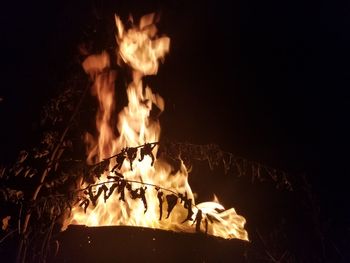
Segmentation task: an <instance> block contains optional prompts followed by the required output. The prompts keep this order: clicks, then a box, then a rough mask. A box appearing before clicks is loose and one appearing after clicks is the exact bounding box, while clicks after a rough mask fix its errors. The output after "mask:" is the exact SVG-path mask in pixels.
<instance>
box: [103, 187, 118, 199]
mask: <svg viewBox="0 0 350 263" xmlns="http://www.w3.org/2000/svg"><path fill="white" fill-rule="evenodd" d="M118 185H119V184H118V183H116V184H112V186H111V188H109V192H108V195H107V196H106V200H107V199H108V198H109V197H110V196H111V195H112V194H113V192H114V190H115V189H116V188H117V187H118Z"/></svg>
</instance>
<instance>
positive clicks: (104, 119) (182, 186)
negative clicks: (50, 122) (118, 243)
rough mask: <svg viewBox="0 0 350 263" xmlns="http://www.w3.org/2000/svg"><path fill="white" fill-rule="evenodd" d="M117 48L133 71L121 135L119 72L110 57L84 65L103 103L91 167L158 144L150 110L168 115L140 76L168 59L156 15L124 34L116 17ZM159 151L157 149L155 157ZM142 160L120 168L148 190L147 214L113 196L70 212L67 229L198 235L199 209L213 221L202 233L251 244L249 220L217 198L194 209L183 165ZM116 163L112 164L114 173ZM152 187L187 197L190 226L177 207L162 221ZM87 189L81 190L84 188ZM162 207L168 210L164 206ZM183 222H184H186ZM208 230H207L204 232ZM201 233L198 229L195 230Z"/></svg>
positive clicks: (104, 177)
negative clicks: (149, 230) (117, 93)
mask: <svg viewBox="0 0 350 263" xmlns="http://www.w3.org/2000/svg"><path fill="white" fill-rule="evenodd" d="M115 21H116V26H117V29H118V35H117V36H116V39H117V43H118V44H119V56H120V58H121V59H122V60H123V61H124V62H125V63H126V64H128V65H129V66H130V67H131V68H132V69H133V81H132V82H131V83H130V84H129V86H128V88H127V96H128V101H129V103H128V105H127V106H126V107H125V108H124V109H123V110H122V111H121V112H120V113H119V115H118V123H117V129H118V131H119V136H118V137H117V136H116V135H115V134H114V132H113V130H114V129H113V126H114V124H113V123H111V121H112V119H111V116H112V113H113V112H114V110H115V103H114V97H115V94H114V82H115V79H116V73H115V72H114V71H113V70H111V69H110V68H109V65H110V59H109V56H108V54H107V53H106V52H103V53H102V54H100V55H92V56H90V57H88V58H87V59H86V60H85V61H84V62H83V68H84V70H85V71H86V72H87V73H88V74H90V76H91V78H93V80H94V85H93V87H92V93H93V95H95V96H96V97H97V99H98V102H99V108H98V113H97V116H96V127H97V131H98V137H97V138H96V139H95V138H93V136H92V135H90V134H87V135H86V143H87V146H88V147H87V148H88V163H90V164H92V163H96V162H99V161H102V160H103V159H105V158H108V157H110V156H112V155H115V154H116V153H119V152H120V151H121V150H122V149H123V148H125V147H137V146H139V145H143V144H145V143H150V142H157V141H158V140H159V136H160V130H161V129H160V124H159V121H158V120H154V118H151V117H150V112H151V110H152V107H153V106H154V105H156V106H157V107H158V108H159V109H160V110H161V111H163V110H164V100H163V99H162V97H160V96H159V95H158V94H154V93H153V92H152V90H151V89H150V88H149V87H146V88H145V89H144V87H143V84H142V77H143V76H144V75H154V74H156V73H157V71H158V66H159V59H162V58H164V56H165V54H166V53H167V52H168V51H169V47H170V39H169V38H168V37H161V38H158V37H157V35H156V34H157V29H156V27H155V25H154V14H150V15H147V16H144V17H142V18H141V20H140V23H139V26H134V27H132V28H130V29H129V30H125V28H124V26H123V24H122V22H121V20H120V18H119V17H117V16H116V17H115ZM156 152H157V147H155V148H154V149H153V154H154V155H156ZM139 157H140V156H138V157H137V159H136V160H137V161H136V162H135V163H134V165H133V169H132V170H131V169H130V166H129V164H128V163H126V162H124V164H123V166H122V167H121V169H120V172H121V173H122V174H123V176H124V178H125V179H127V180H130V181H138V182H143V183H145V185H146V186H148V189H147V191H146V193H145V196H146V200H147V211H146V212H145V207H144V205H143V204H142V202H140V201H139V200H133V199H131V198H125V201H120V200H119V196H118V195H117V194H114V195H112V196H111V197H110V198H109V199H108V200H107V201H106V202H103V200H102V199H103V198H102V197H100V198H99V200H98V202H97V205H96V206H92V205H90V206H89V207H88V208H87V211H86V213H84V211H83V209H82V208H81V207H80V206H75V207H74V208H73V209H72V213H71V216H70V217H69V218H68V220H67V224H83V225H87V226H107V225H130V226H143V227H151V228H160V229H166V230H174V231H186V232H195V231H196V229H195V227H194V226H193V222H194V221H195V215H196V214H197V212H198V211H199V210H200V211H201V212H202V214H203V217H205V216H206V217H207V218H210V221H212V223H210V224H208V225H207V226H206V225H205V224H204V223H202V224H201V225H199V227H200V229H201V230H202V231H205V230H207V232H208V234H211V235H215V236H219V237H223V238H239V239H242V240H248V234H247V231H246V230H245V229H244V225H245V222H246V221H245V218H244V217H242V216H240V215H238V214H237V213H236V211H235V210H234V209H233V208H231V209H228V210H225V208H224V207H223V206H222V205H221V204H219V201H218V200H217V198H215V200H214V201H213V202H205V203H200V204H197V205H196V204H195V201H194V200H195V198H194V195H193V193H192V190H191V187H190V185H189V183H188V171H187V170H186V167H185V166H184V165H183V164H181V169H180V170H179V171H178V172H177V173H176V174H175V175H173V174H171V170H172V168H171V166H170V165H169V164H168V163H166V162H165V161H164V160H161V159H157V160H155V162H154V165H153V166H152V165H151V162H152V160H151V158H150V157H149V156H145V158H144V159H143V160H142V161H139V160H138V159H139ZM114 165H115V163H113V162H111V163H110V167H109V168H110V169H109V170H111V169H112V167H113V166H114ZM108 175H113V173H111V172H105V173H104V174H103V175H102V176H101V177H100V179H98V180H97V182H96V183H100V182H105V181H108V179H107V176H108ZM150 185H158V186H161V187H162V188H164V189H169V190H171V191H173V192H175V193H182V194H184V193H187V198H188V199H192V207H193V208H192V210H193V212H194V215H193V216H192V221H186V222H183V221H184V219H185V218H186V216H187V210H186V209H185V208H184V207H183V206H180V205H176V206H175V208H174V209H173V211H172V213H171V214H170V216H169V217H168V218H164V216H163V218H162V219H161V220H159V201H158V199H157V190H156V189H154V188H153V187H152V186H150ZM86 186H87V184H85V185H84V186H83V187H86ZM163 207H164V208H165V207H166V203H165V202H164V204H163ZM182 222H183V223H182ZM206 228H207V229H206ZM197 230H198V229H197Z"/></svg>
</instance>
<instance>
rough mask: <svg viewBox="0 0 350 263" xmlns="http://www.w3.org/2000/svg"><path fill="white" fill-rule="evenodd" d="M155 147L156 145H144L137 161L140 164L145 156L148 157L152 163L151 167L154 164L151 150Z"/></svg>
mask: <svg viewBox="0 0 350 263" xmlns="http://www.w3.org/2000/svg"><path fill="white" fill-rule="evenodd" d="M155 146H156V144H153V145H152V144H150V143H146V144H145V145H144V146H143V147H142V148H141V150H140V154H141V158H140V159H139V161H140V162H141V161H142V160H143V159H144V158H145V156H146V155H148V156H149V157H151V159H152V162H151V165H153V163H154V155H153V153H152V150H153V148H154V147H155Z"/></svg>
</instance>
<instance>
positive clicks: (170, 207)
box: [165, 194, 178, 218]
mask: <svg viewBox="0 0 350 263" xmlns="http://www.w3.org/2000/svg"><path fill="white" fill-rule="evenodd" d="M165 198H166V201H167V203H168V215H167V216H166V218H169V216H170V213H171V211H173V209H174V207H175V205H176V203H177V199H178V197H177V196H176V195H174V194H170V195H167V196H166V197H165Z"/></svg>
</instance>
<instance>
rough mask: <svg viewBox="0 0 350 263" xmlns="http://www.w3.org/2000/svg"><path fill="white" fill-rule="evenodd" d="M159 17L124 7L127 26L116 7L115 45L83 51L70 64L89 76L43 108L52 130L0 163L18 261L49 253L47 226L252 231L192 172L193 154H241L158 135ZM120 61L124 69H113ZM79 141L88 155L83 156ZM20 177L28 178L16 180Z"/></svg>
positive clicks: (257, 172) (239, 163) (162, 40)
mask: <svg viewBox="0 0 350 263" xmlns="http://www.w3.org/2000/svg"><path fill="white" fill-rule="evenodd" d="M155 20H156V17H155V15H154V14H149V15H146V16H143V17H142V18H141V19H140V21H139V23H137V24H136V23H134V21H133V19H132V18H131V17H130V18H129V21H128V26H125V25H124V23H123V21H122V20H121V19H120V18H119V17H118V16H116V17H115V24H116V29H117V30H116V31H117V33H116V36H115V39H116V46H117V48H116V50H113V51H112V52H111V51H110V50H109V51H103V52H100V53H98V54H92V55H91V54H88V55H86V56H85V58H84V60H83V62H82V68H83V70H84V73H82V72H80V73H76V72H75V73H74V74H76V75H79V74H80V76H82V78H84V79H85V80H86V79H87V78H86V74H88V76H89V81H87V80H86V81H85V82H86V83H84V85H85V86H86V88H85V91H82V87H81V86H83V85H82V82H79V81H77V82H74V85H72V83H71V85H70V86H71V89H66V90H65V92H64V93H62V94H61V96H60V97H59V98H58V99H56V100H53V101H52V102H51V103H50V104H49V106H47V107H46V108H45V110H44V114H43V118H44V120H45V121H46V122H49V123H50V127H51V131H49V132H46V133H44V136H43V139H42V141H41V143H40V146H38V147H34V148H33V149H32V150H31V151H22V152H21V153H20V154H19V157H18V160H17V162H16V163H15V164H14V165H13V166H11V167H3V168H1V178H2V180H7V182H10V183H8V184H7V187H4V188H1V193H2V196H3V197H4V202H5V203H11V204H12V205H14V206H15V209H14V210H13V211H16V212H14V213H11V212H10V211H7V210H4V212H3V213H2V214H1V219H2V224H3V225H2V229H3V231H5V235H4V236H3V237H2V240H1V242H2V241H3V240H4V239H11V241H10V242H9V243H10V245H9V246H8V247H13V244H17V243H18V248H17V247H16V251H17V252H16V254H17V261H18V262H24V261H26V260H27V261H35V262H40V261H45V259H46V258H47V257H48V256H52V255H55V254H57V252H58V251H59V249H60V245H59V242H58V241H57V240H54V238H53V235H54V234H55V233H58V232H59V231H61V230H65V229H67V228H69V227H70V226H72V225H84V226H88V227H96V226H135V227H136V226H137V227H145V228H152V229H161V230H170V231H175V232H187V233H196V232H197V233H206V234H208V235H211V236H215V237H220V238H223V239H239V240H245V241H248V233H247V231H246V229H245V228H244V226H245V223H246V219H245V218H244V217H243V216H241V215H239V214H237V213H236V211H235V209H234V208H229V209H226V208H224V206H223V205H222V204H220V202H219V201H218V199H217V198H216V197H214V200H212V201H208V202H202V203H196V195H195V194H194V192H193V191H192V189H191V187H190V185H189V181H188V176H189V170H190V164H189V163H190V162H189V159H197V160H201V161H203V160H205V161H208V162H209V165H210V166H215V165H218V164H222V165H223V166H224V170H225V171H227V170H230V169H236V171H237V173H238V174H242V173H244V172H245V171H243V170H244V169H246V170H247V165H246V164H247V163H246V162H243V161H244V160H241V159H237V158H235V157H234V156H233V155H232V154H229V153H225V152H223V151H221V150H220V149H219V148H218V147H217V146H215V145H202V146H198V145H191V144H181V143H170V142H167V143H163V142H162V141H161V140H160V134H161V127H160V122H159V118H158V117H159V115H160V114H161V112H162V111H164V107H165V103H164V100H163V98H162V97H161V96H160V95H159V94H155V93H153V92H152V90H151V88H150V87H149V86H147V85H144V83H143V80H144V77H145V76H148V75H156V74H157V71H158V67H159V63H160V61H161V60H164V58H165V57H166V54H167V53H168V52H169V50H170V38H168V37H166V36H160V35H159V34H158V32H157V28H156V26H155ZM115 65H118V67H116V66H115ZM122 68H124V69H125V68H126V70H124V71H122V70H117V69H122ZM78 72H79V70H78ZM126 72H131V80H130V81H129V83H127V89H126V94H127V105H126V106H125V107H124V108H123V109H122V110H121V111H120V112H119V113H117V103H116V101H117V100H118V98H119V94H115V92H116V90H117V89H116V87H117V85H118V83H120V82H118V79H119V78H121V77H122V76H121V74H123V73H126ZM78 86H79V87H78ZM89 91H91V94H92V95H93V97H94V98H95V99H96V101H97V105H98V106H97V113H96V112H95V113H94V114H95V115H96V121H95V131H94V132H90V133H89V132H86V130H85V131H84V132H81V133H79V132H77V131H78V130H79V128H81V127H80V125H81V123H82V119H84V118H83V117H82V115H83V114H82V112H83V111H84V110H82V109H84V108H85V109H86V108H89V107H91V105H88V104H87V102H86V101H87V99H86V97H87V94H88V93H89ZM77 101H78V103H77ZM64 114H65V116H63V115H64ZM67 116H68V118H67ZM116 116H117V117H116ZM65 124H66V125H65ZM57 127H59V128H57ZM58 131H62V132H61V133H58ZM82 134H83V137H84V142H85V143H84V144H83V143H82V141H81V137H82V136H81V135H82ZM77 145H80V147H79V146H77ZM82 145H84V146H82ZM83 147H85V150H86V152H85V154H86V156H87V158H81V156H84V153H82V148H83ZM233 167H234V168H233ZM250 167H251V171H250V174H251V175H252V177H254V178H258V179H261V180H263V178H264V177H265V178H267V177H269V178H270V179H272V180H273V181H275V182H276V183H277V184H278V185H281V186H284V187H287V188H290V184H289V182H288V180H287V177H286V175H285V174H284V173H279V172H278V171H276V170H274V169H270V168H268V167H265V166H261V165H258V164H256V165H253V166H250ZM211 168H212V167H211ZM18 178H24V180H25V182H26V184H27V182H30V183H28V185H27V186H26V187H25V188H23V189H20V190H15V189H16V188H15V186H16V185H18ZM33 181H34V183H33ZM17 211H19V212H17ZM16 234H18V235H16ZM3 251H8V250H6V248H5V249H4V250H3ZM8 253H9V254H10V252H8Z"/></svg>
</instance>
